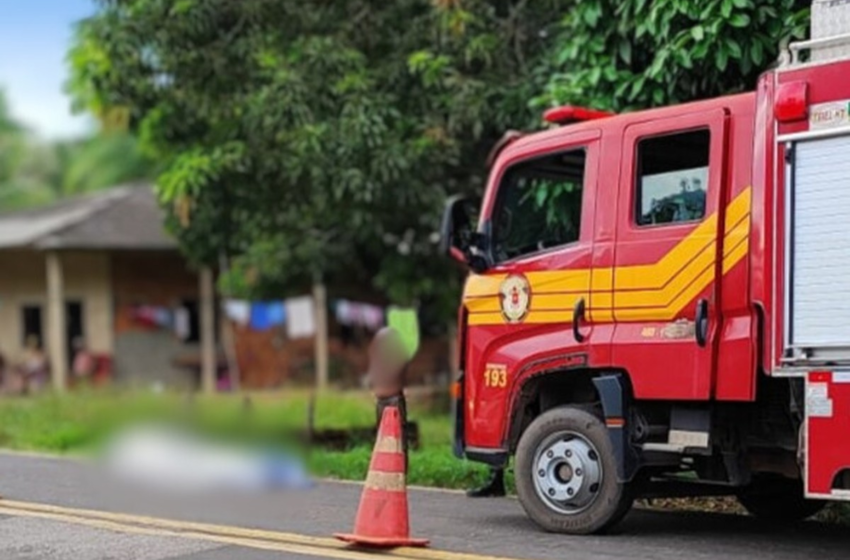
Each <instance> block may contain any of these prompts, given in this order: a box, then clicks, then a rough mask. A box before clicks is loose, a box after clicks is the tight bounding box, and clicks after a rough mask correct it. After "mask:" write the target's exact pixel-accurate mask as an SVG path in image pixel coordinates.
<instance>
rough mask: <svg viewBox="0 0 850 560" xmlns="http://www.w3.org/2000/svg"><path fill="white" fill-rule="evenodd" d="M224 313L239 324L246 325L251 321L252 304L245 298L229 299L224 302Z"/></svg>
mask: <svg viewBox="0 0 850 560" xmlns="http://www.w3.org/2000/svg"><path fill="white" fill-rule="evenodd" d="M224 314H225V315H226V316H227V318H228V319H230V320H231V321H233V322H234V323H236V324H237V325H241V326H243V327H244V326H245V325H247V324H248V323H249V322H250V321H251V304H250V303H249V302H247V301H244V300H238V299H229V300H227V301H225V302H224Z"/></svg>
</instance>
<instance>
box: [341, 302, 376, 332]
mask: <svg viewBox="0 0 850 560" xmlns="http://www.w3.org/2000/svg"><path fill="white" fill-rule="evenodd" d="M336 320H337V322H338V323H339V324H340V325H344V326H350V327H364V328H366V329H369V330H370V331H377V330H378V329H380V328H381V327H383V326H384V310H383V309H381V308H380V307H378V306H377V305H371V304H368V303H357V302H354V301H347V300H344V299H343V300H339V301H338V302H337V304H336Z"/></svg>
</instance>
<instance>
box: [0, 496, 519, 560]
mask: <svg viewBox="0 0 850 560" xmlns="http://www.w3.org/2000/svg"><path fill="white" fill-rule="evenodd" d="M0 514H3V515H13V516H26V517H35V518H42V519H49V520H53V521H58V522H62V523H72V524H77V525H85V526H90V527H95V528H101V529H107V530H111V531H116V532H121V533H131V534H147V535H157V536H169V537H182V538H189V539H196V540H209V541H215V542H222V543H227V544H235V545H238V546H246V547H250V548H260V549H265V550H276V551H280V552H290V553H293V554H305V555H309V556H320V557H326V558H341V559H346V560H374V559H375V557H376V555H375V554H372V553H369V552H361V551H357V550H351V549H350V548H349V545H348V544H346V543H343V542H341V541H338V540H336V539H331V538H324V537H316V536H312V535H303V534H298V533H286V532H281V531H269V530H264V529H251V528H247V527H237V526H231V525H216V524H211V523H198V522H192V521H178V520H172V519H163V518H157V517H149V516H143V515H132V514H125V513H113V512H107V511H98V510H90V509H79V508H67V507H61V506H54V505H49V504H38V503H31V502H17V501H9V500H0ZM380 556H381V557H385V558H389V559H411V558H412V559H416V560H511V559H509V558H500V557H496V556H485V555H478V554H470V553H464V552H451V551H447V550H435V549H422V548H411V547H398V548H394V549H392V551H386V552H382V553H381V554H380Z"/></svg>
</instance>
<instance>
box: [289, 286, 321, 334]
mask: <svg viewBox="0 0 850 560" xmlns="http://www.w3.org/2000/svg"><path fill="white" fill-rule="evenodd" d="M286 334H287V336H288V337H289V338H306V337H309V336H313V335H315V334H316V309H315V305H314V304H313V298H312V297H311V296H303V297H297V298H291V299H288V300H286Z"/></svg>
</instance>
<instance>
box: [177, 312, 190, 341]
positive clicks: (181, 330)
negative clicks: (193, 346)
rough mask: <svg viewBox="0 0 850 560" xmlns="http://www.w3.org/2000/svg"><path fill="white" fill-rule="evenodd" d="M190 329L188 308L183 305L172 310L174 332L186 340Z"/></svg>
mask: <svg viewBox="0 0 850 560" xmlns="http://www.w3.org/2000/svg"><path fill="white" fill-rule="evenodd" d="M190 331H191V327H190V326H189V310H188V309H186V308H185V307H180V308H178V309H177V310H176V311H175V312H174V334H176V335H177V338H179V339H180V340H188V339H189V334H190Z"/></svg>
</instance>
